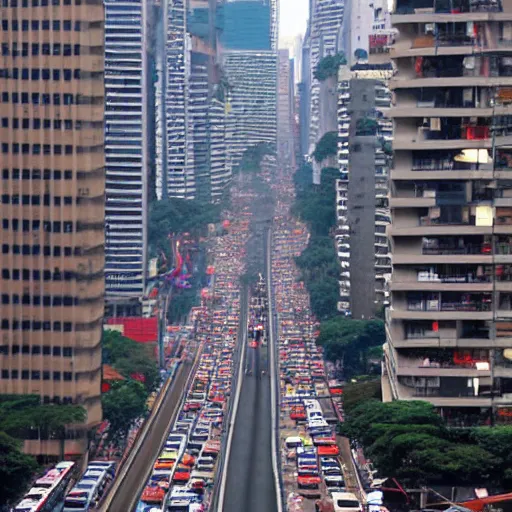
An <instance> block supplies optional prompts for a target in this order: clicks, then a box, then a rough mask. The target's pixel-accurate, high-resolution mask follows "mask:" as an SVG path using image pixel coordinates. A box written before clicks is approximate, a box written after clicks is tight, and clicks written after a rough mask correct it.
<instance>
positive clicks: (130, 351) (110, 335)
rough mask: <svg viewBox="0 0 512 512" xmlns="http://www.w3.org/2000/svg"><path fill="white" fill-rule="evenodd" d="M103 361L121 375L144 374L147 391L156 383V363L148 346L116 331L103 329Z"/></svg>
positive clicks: (157, 374) (157, 373) (152, 388)
mask: <svg viewBox="0 0 512 512" xmlns="http://www.w3.org/2000/svg"><path fill="white" fill-rule="evenodd" d="M103 362H104V363H108V364H110V365H111V366H113V367H114V368H115V369H116V370H117V371H118V372H119V373H121V375H123V377H126V378H131V376H132V375H133V374H136V373H140V374H142V375H144V386H145V388H146V390H147V391H148V393H150V392H151V391H153V390H154V389H155V387H156V386H157V385H158V381H159V371H158V366H157V363H156V361H155V359H154V357H153V355H152V354H151V352H150V350H149V349H148V347H146V346H145V345H143V344H141V343H137V342H136V341H133V340H131V339H130V338H125V337H124V336H123V335H122V334H121V333H119V332H117V331H111V330H108V331H105V333H104V335H103Z"/></svg>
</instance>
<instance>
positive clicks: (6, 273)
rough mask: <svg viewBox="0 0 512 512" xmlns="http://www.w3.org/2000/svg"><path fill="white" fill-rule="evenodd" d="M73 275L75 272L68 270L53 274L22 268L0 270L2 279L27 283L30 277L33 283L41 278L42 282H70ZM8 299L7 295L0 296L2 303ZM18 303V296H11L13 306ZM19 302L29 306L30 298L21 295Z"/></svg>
mask: <svg viewBox="0 0 512 512" xmlns="http://www.w3.org/2000/svg"><path fill="white" fill-rule="evenodd" d="M75 275H76V274H75V272H71V271H70V270H64V271H63V272H61V271H60V270H58V269H57V270H55V272H52V271H51V270H30V269H28V268H23V269H21V270H20V269H19V268H15V269H12V270H10V269H7V268H4V269H2V277H3V278H4V279H10V278H11V277H12V278H13V280H14V281H19V280H20V279H23V281H29V280H30V278H31V277H32V279H33V280H34V281H39V280H40V279H41V278H43V280H44V281H71V279H73V278H74V277H75ZM6 297H7V298H6ZM8 297H9V295H7V294H2V301H3V300H4V298H5V300H8ZM16 297H17V298H16ZM15 301H17V302H15ZM19 302H20V300H19V296H18V295H16V294H15V295H13V304H19ZM21 302H22V303H23V304H30V302H31V299H30V296H28V295H23V296H22V298H21ZM5 304H9V302H5Z"/></svg>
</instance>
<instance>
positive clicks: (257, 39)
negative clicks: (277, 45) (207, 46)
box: [220, 0, 272, 50]
mask: <svg viewBox="0 0 512 512" xmlns="http://www.w3.org/2000/svg"><path fill="white" fill-rule="evenodd" d="M222 12H223V31H222V33H221V35H220V43H221V45H222V47H223V48H225V49H228V50H271V49H272V41H271V23H270V21H271V5H270V2H269V0H235V1H232V2H227V3H225V4H224V5H223V7H222Z"/></svg>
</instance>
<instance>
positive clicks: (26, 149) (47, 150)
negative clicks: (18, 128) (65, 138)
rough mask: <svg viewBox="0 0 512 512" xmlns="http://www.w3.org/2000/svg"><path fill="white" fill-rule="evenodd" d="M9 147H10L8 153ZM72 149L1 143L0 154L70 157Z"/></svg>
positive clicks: (69, 145)
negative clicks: (0, 150) (0, 152)
mask: <svg viewBox="0 0 512 512" xmlns="http://www.w3.org/2000/svg"><path fill="white" fill-rule="evenodd" d="M9 146H11V150H10V151H9ZM73 147H74V146H73V145H72V144H66V145H65V146H62V145H61V144H54V145H51V144H19V143H18V142H13V143H12V144H11V145H10V144H9V143H7V142H2V153H3V154H4V155H6V154H9V152H10V153H11V154H13V155H19V154H22V155H52V154H53V155H72V154H73Z"/></svg>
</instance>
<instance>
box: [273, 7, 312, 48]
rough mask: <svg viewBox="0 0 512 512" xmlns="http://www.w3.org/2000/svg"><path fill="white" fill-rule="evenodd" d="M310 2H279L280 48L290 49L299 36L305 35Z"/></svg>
mask: <svg viewBox="0 0 512 512" xmlns="http://www.w3.org/2000/svg"><path fill="white" fill-rule="evenodd" d="M308 8H309V0H279V46H280V47H283V48H288V47H289V46H290V42H291V41H292V40H293V38H295V36H297V35H298V34H304V32H305V31H306V24H307V20H308Z"/></svg>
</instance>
